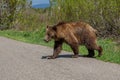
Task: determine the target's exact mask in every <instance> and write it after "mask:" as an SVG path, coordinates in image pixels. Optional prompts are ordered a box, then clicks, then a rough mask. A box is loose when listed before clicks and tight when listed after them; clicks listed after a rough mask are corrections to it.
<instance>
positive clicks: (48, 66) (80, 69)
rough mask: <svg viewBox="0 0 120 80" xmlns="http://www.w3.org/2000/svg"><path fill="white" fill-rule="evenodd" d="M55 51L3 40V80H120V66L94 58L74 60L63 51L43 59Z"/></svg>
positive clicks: (0, 42)
mask: <svg viewBox="0 0 120 80" xmlns="http://www.w3.org/2000/svg"><path fill="white" fill-rule="evenodd" d="M50 54H52V49H51V48H49V47H44V46H40V45H34V44H27V43H22V42H19V41H15V40H11V39H7V38H4V37H0V80H120V65H117V64H113V63H107V62H102V61H98V60H96V59H92V58H83V57H79V58H77V59H73V58H70V55H71V54H72V53H69V52H64V51H63V52H62V54H61V56H60V57H59V58H57V59H54V60H48V59H43V58H42V57H43V56H47V55H50Z"/></svg>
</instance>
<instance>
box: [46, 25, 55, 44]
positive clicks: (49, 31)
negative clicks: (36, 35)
mask: <svg viewBox="0 0 120 80" xmlns="http://www.w3.org/2000/svg"><path fill="white" fill-rule="evenodd" d="M55 33H56V30H55V27H53V26H47V27H46V33H45V38H44V41H45V42H49V41H51V40H52V39H54V38H55Z"/></svg>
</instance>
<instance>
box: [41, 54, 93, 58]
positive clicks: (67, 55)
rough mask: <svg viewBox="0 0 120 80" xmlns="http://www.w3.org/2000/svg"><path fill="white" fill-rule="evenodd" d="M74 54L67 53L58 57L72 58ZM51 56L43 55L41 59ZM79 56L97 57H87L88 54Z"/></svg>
mask: <svg viewBox="0 0 120 80" xmlns="http://www.w3.org/2000/svg"><path fill="white" fill-rule="evenodd" d="M72 56H73V55H70V54H65V55H58V57H57V58H72ZM48 57H49V56H42V58H41V59H47V58H48ZM79 57H86V58H95V57H87V55H79Z"/></svg>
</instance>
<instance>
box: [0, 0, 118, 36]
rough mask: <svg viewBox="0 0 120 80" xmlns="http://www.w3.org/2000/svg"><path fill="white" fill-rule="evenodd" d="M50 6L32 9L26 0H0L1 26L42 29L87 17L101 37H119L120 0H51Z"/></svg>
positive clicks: (82, 19)
mask: <svg viewBox="0 0 120 80" xmlns="http://www.w3.org/2000/svg"><path fill="white" fill-rule="evenodd" d="M50 2H51V7H49V8H46V9H33V8H31V7H30V2H28V1H26V0H9V1H8V0H1V1H0V8H1V9H0V10H1V11H0V29H6V28H7V29H8V28H12V29H13V28H14V29H17V30H24V31H26V30H27V31H36V30H40V29H41V28H40V27H41V26H42V25H43V24H44V25H47V24H52V25H53V24H56V23H58V22H59V21H67V22H70V21H85V22H88V23H89V24H91V25H92V26H93V27H94V28H96V29H97V30H98V31H99V33H100V36H101V37H106V36H109V37H110V36H112V37H113V36H114V37H115V38H119V37H120V4H119V3H120V0H50Z"/></svg>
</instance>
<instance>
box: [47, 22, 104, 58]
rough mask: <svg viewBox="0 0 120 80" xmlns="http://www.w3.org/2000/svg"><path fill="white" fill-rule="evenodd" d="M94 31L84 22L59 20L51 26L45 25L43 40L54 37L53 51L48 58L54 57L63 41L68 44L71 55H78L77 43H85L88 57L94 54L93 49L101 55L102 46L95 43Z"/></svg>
mask: <svg viewBox="0 0 120 80" xmlns="http://www.w3.org/2000/svg"><path fill="white" fill-rule="evenodd" d="M96 32H97V30H95V29H94V28H92V27H91V26H90V25H89V24H87V23H84V22H69V23H65V22H60V23H58V24H56V25H54V26H52V27H49V26H47V28H46V36H45V41H46V42H48V41H50V40H51V39H54V41H55V45H54V53H53V55H52V56H50V57H49V58H56V57H57V56H58V54H59V53H60V51H61V49H62V44H63V42H65V43H67V44H68V45H70V47H71V48H72V50H73V52H74V56H73V57H78V53H79V52H78V51H79V50H78V47H79V45H85V46H86V48H87V49H88V52H89V54H88V55H87V56H88V57H93V56H94V50H97V51H98V52H99V56H101V55H102V47H101V46H98V45H97V44H96Z"/></svg>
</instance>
